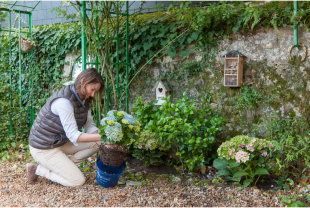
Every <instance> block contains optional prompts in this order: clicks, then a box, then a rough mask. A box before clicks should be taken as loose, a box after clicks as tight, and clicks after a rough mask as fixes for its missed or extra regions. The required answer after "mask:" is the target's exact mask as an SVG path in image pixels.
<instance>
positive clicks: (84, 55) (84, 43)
mask: <svg viewBox="0 0 310 208" xmlns="http://www.w3.org/2000/svg"><path fill="white" fill-rule="evenodd" d="M117 5H118V6H119V2H118V3H117ZM128 7H129V3H128V1H126V12H125V13H121V14H120V15H122V16H125V17H126V38H120V37H119V29H118V28H117V31H116V37H108V38H109V39H114V40H115V41H116V62H115V63H110V62H109V60H108V63H109V64H110V65H111V66H116V91H117V97H119V95H120V91H121V90H126V111H127V112H128V111H129V90H128V89H125V87H120V79H119V69H120V67H119V66H120V65H125V66H126V77H125V79H126V86H127V85H128V73H129V30H128V28H129V23H128V18H129V11H128ZM86 11H91V9H88V8H86V2H85V1H82V2H81V14H82V18H83V21H82V34H81V38H82V70H85V69H86V68H87V66H88V65H95V66H96V68H97V69H98V66H99V61H98V55H97V54H96V61H95V62H87V57H88V55H87V41H86V35H85V25H84V22H86ZM111 14H115V13H113V12H111ZM116 15H119V14H116ZM96 34H98V22H97V21H96ZM104 38H107V37H98V38H97V39H98V40H100V39H104ZM120 41H125V42H126V61H125V62H122V63H121V62H120V59H119V43H120ZM108 57H109V55H108ZM107 79H108V77H107ZM111 89H112V87H111V86H109V85H108V87H107V89H106V97H105V98H104V100H105V102H106V109H105V110H106V111H108V110H109V108H110V103H109V92H110V90H111ZM118 103H119V100H118ZM96 108H97V110H96V114H95V118H96V120H97V123H99V113H100V112H98V103H97V106H96Z"/></svg>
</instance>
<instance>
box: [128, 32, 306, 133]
mask: <svg viewBox="0 0 310 208" xmlns="http://www.w3.org/2000/svg"><path fill="white" fill-rule="evenodd" d="M293 33H294V31H293V29H291V28H278V30H276V31H275V30H274V29H273V28H269V29H266V28H265V27H262V28H259V29H256V30H254V31H250V32H249V30H247V31H240V32H237V33H235V34H233V35H231V36H230V37H229V38H226V39H224V40H222V41H221V42H220V44H219V48H220V50H219V52H218V53H216V61H213V62H212V64H211V67H210V68H209V67H204V68H203V70H201V69H200V68H199V67H200V66H198V65H197V64H195V63H197V62H199V61H200V60H201V58H202V56H201V53H200V52H199V51H197V50H196V49H195V46H196V45H195V44H190V45H188V46H187V48H188V49H190V50H189V52H188V54H187V55H186V56H185V57H183V56H181V55H180V54H177V55H176V56H175V57H174V58H173V59H171V58H170V56H165V57H163V58H157V59H156V61H155V62H154V63H153V64H152V65H151V66H149V67H148V68H147V69H145V70H144V71H142V72H141V74H140V76H139V78H137V79H136V80H135V82H133V84H132V85H131V87H130V96H131V97H130V99H131V102H130V107H131V108H132V107H133V105H134V104H133V101H134V100H135V99H137V98H138V97H139V96H142V98H143V100H144V102H146V103H147V102H152V101H154V100H155V92H154V91H152V88H153V87H154V84H155V82H156V81H157V80H167V81H168V85H169V87H170V89H172V95H171V100H172V101H174V102H176V101H177V100H178V99H179V98H182V93H183V92H184V91H186V92H187V95H188V96H189V97H190V98H191V99H197V100H198V101H199V100H200V98H201V97H202V96H204V95H205V93H211V94H213V95H212V101H211V102H212V103H211V106H212V107H213V108H217V109H218V110H219V111H220V112H221V114H222V115H224V116H226V117H227V118H228V123H227V125H226V129H225V131H224V133H223V135H222V138H223V139H228V138H231V137H233V136H235V135H239V134H248V133H249V134H256V136H257V134H258V135H259V130H260V129H262V128H264V126H263V125H259V124H260V123H262V121H263V119H271V118H272V115H271V113H272V112H274V111H275V112H277V113H278V114H279V115H280V116H282V117H283V118H292V117H295V116H297V117H304V118H306V119H307V118H309V116H310V108H309V107H308V106H309V105H308V102H309V101H308V96H309V95H310V94H309V90H310V82H309V78H310V77H309V75H310V70H309V64H310V60H309V58H306V59H305V61H303V62H302V61H301V57H302V56H303V54H304V51H303V48H302V47H300V48H299V50H300V51H299V52H298V51H297V49H296V48H293V49H292V52H291V57H292V60H291V61H289V54H288V49H289V48H290V46H291V45H292V44H293V43H294V41H293V40H294V34H293ZM309 37H310V32H306V31H305V30H303V29H300V30H299V37H298V41H299V43H303V44H304V45H305V46H310V40H309ZM230 50H237V51H239V52H240V53H242V54H243V55H245V56H246V58H245V59H244V67H243V82H244V86H243V87H241V88H231V87H224V85H223V82H224V80H223V79H224V60H225V59H224V58H223V57H222V55H224V54H226V53H227V52H228V51H230ZM306 50H307V51H308V48H307V49H306ZM308 53H309V52H308ZM296 55H297V56H296ZM256 124H258V125H256ZM255 130H256V131H255ZM257 130H258V131H257ZM257 132H258V133H257Z"/></svg>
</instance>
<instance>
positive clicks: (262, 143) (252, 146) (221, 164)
mask: <svg viewBox="0 0 310 208" xmlns="http://www.w3.org/2000/svg"><path fill="white" fill-rule="evenodd" d="M272 146H273V145H272V143H270V142H268V141H267V140H265V139H257V138H251V137H248V136H243V135H240V136H236V137H234V138H232V139H231V140H229V141H226V142H224V143H222V144H221V146H220V147H219V148H218V150H217V153H218V155H219V158H218V159H216V160H214V163H213V165H214V167H215V168H216V169H218V173H217V174H218V176H226V179H228V180H233V181H240V180H241V177H242V176H246V180H245V181H244V182H243V187H247V186H249V185H250V183H252V182H254V185H256V183H257V181H258V179H259V177H260V176H261V175H266V174H269V173H268V169H269V167H268V165H267V161H268V156H269V153H268V152H269V147H272ZM256 176H258V178H257V179H256V181H254V180H255V177H256Z"/></svg>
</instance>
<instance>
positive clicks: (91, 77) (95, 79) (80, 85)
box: [74, 68, 104, 104]
mask: <svg viewBox="0 0 310 208" xmlns="http://www.w3.org/2000/svg"><path fill="white" fill-rule="evenodd" d="M97 83H100V85H101V86H100V89H99V90H98V93H99V97H100V98H101V97H102V93H103V90H104V82H103V79H102V77H101V75H100V73H99V72H98V71H97V69H95V68H88V69H86V70H84V71H82V72H81V73H80V74H79V75H78V76H77V78H76V80H75V82H74V87H75V89H76V92H77V94H78V95H79V97H80V98H81V100H84V98H85V95H84V93H85V86H86V85H88V84H97ZM94 101H95V97H89V98H87V99H86V100H85V102H86V103H88V104H92V103H93V102H94Z"/></svg>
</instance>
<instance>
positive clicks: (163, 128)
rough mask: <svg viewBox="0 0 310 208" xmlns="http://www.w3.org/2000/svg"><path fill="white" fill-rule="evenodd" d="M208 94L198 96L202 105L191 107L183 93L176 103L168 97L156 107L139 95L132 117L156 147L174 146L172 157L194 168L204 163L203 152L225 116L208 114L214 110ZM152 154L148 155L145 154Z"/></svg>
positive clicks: (163, 148)
mask: <svg viewBox="0 0 310 208" xmlns="http://www.w3.org/2000/svg"><path fill="white" fill-rule="evenodd" d="M208 99H209V100H210V95H206V96H205V98H202V100H201V101H202V104H203V106H202V107H201V108H198V107H196V106H195V104H196V101H195V100H192V101H189V99H188V97H187V96H186V92H184V93H183V98H182V99H179V100H178V102H177V103H176V104H174V103H172V102H171V101H170V96H169V97H168V98H167V99H166V102H164V103H163V104H162V106H160V107H155V106H154V105H151V104H143V103H142V98H141V97H140V98H139V99H138V100H137V101H136V102H135V104H136V105H135V108H134V109H133V110H132V111H133V112H135V117H136V118H137V119H138V120H139V121H141V126H143V127H144V130H145V131H146V132H148V133H149V134H150V135H152V139H153V140H155V141H156V144H157V145H158V150H165V149H170V148H171V147H172V145H174V146H175V147H176V148H177V152H176V156H177V157H178V158H179V160H180V161H181V163H182V165H183V168H187V169H188V170H189V171H194V170H195V168H196V167H198V166H203V165H204V163H205V153H207V152H208V151H210V150H211V144H213V143H214V142H215V134H216V133H218V132H220V131H221V130H222V125H223V124H224V123H225V122H226V118H225V117H218V116H216V117H212V116H211V115H212V114H214V113H215V112H214V111H213V110H212V109H211V108H210V106H209V104H208V102H207V101H208ZM149 156H150V157H152V155H149Z"/></svg>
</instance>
